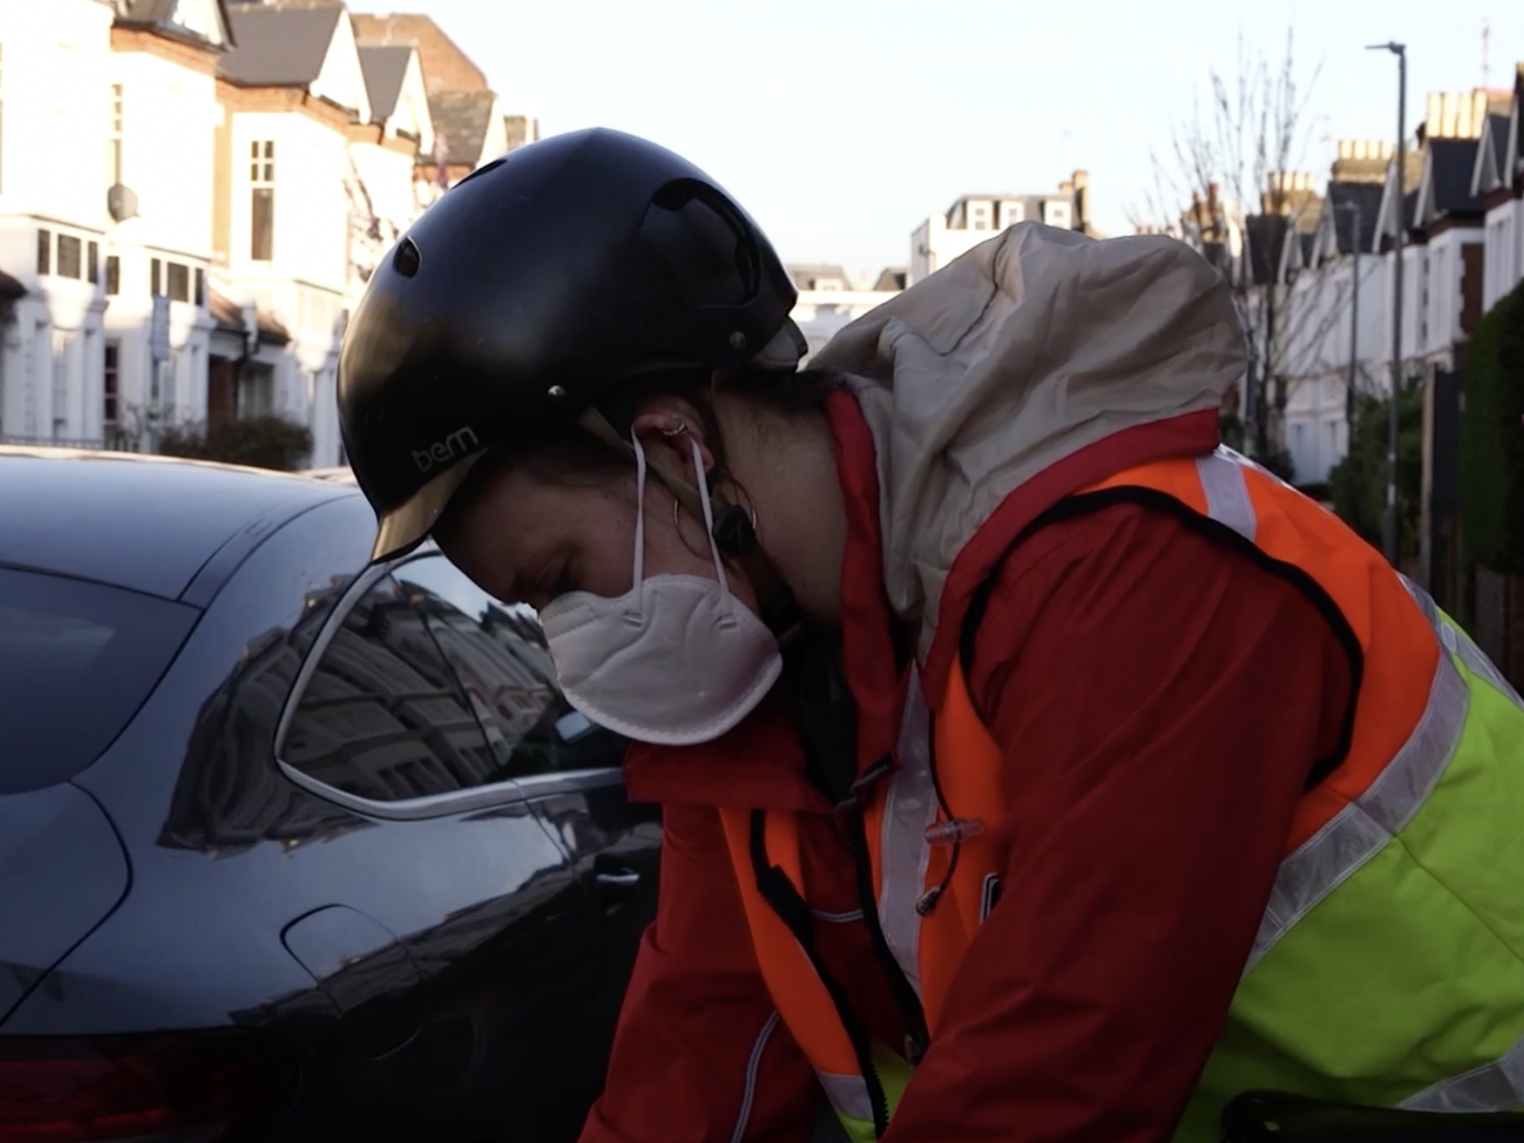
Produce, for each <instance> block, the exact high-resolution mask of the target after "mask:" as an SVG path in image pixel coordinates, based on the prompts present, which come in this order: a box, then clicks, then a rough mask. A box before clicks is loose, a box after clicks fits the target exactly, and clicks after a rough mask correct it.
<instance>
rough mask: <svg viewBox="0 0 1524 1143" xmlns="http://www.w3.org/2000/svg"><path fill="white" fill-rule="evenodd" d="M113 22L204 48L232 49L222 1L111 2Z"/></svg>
mask: <svg viewBox="0 0 1524 1143" xmlns="http://www.w3.org/2000/svg"><path fill="white" fill-rule="evenodd" d="M114 8H115V11H116V22H117V23H118V24H120V25H122V26H123V27H128V28H147V29H149V30H151V31H154V32H157V33H158V34H160V35H164V36H170V37H172V38H174V39H178V40H186V41H189V42H191V43H195V44H200V45H202V46H204V47H212V48H221V49H226V48H229V47H231V46H232V43H231V40H232V36H231V34H230V30H229V29H230V23H231V22H230V21H229V19H228V12H227V7H226V3H225V0H115V2H114Z"/></svg>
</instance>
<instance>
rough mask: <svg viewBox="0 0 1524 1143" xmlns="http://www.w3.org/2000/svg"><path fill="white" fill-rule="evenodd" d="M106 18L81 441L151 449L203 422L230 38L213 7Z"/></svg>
mask: <svg viewBox="0 0 1524 1143" xmlns="http://www.w3.org/2000/svg"><path fill="white" fill-rule="evenodd" d="M117 12H118V15H117V21H116V26H115V27H113V28H112V30H111V44H112V49H113V50H112V54H111V60H110V65H111V66H110V69H109V72H108V74H107V79H108V81H109V90H108V94H107V115H108V118H107V122H106V140H105V156H106V172H105V179H104V180H103V181H102V183H101V186H103V187H104V188H106V189H105V190H104V191H103V192H102V193H103V194H104V195H105V197H106V200H107V209H108V211H109V213H110V214H111V217H112V221H113V223H114V226H113V230H112V234H111V241H110V245H109V247H108V251H107V256H106V265H105V283H104V288H105V293H106V296H107V300H108V305H107V308H106V337H107V341H106V347H105V359H104V361H103V368H102V370H101V372H100V373H99V374H98V375H94V376H87V377H86V378H84V407H85V417H84V420H83V422H82V424H81V426H80V432H79V435H80V436H81V437H84V438H87V439H96V438H99V439H104V440H127V441H133V442H138V441H139V440H140V438H144V437H146V438H147V439H146V440H142V441H141V443H144V444H147V445H148V446H150V447H151V446H152V444H153V441H154V437H155V436H156V434H157V432H158V431H159V430H160V429H161V428H162V426H164V425H165V424H168V423H172V422H175V421H199V420H202V419H204V418H205V417H206V411H207V410H206V372H207V366H208V362H209V360H210V356H211V336H212V330H213V322H212V319H211V317H210V315H209V312H208V310H207V301H208V293H207V290H208V285H207V283H208V274H209V273H210V272H211V269H212V257H213V249H212V200H213V195H212V171H213V151H214V144H215V137H216V131H217V125H218V121H219V119H220V117H221V114H222V109H221V108H220V107H219V105H218V102H217V79H216V70H217V62H218V60H219V58H220V57H221V55H222V53H223V52H224V51H226V50H227V47H228V28H227V22H226V20H225V18H224V14H223V10H222V7H221V5H220V4H218V3H217V0H176V2H175V3H173V4H165V3H159V2H158V0H130V2H128V3H124V4H120V5H118V9H117ZM166 123H172V124H174V125H175V128H174V130H172V131H166V130H165V129H164V126H165V124H166Z"/></svg>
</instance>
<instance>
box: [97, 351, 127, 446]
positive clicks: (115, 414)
mask: <svg viewBox="0 0 1524 1143" xmlns="http://www.w3.org/2000/svg"><path fill="white" fill-rule="evenodd" d="M121 369H122V347H121V345H120V343H118V342H115V341H108V342H107V343H106V367H105V370H104V373H103V375H102V378H101V393H102V400H101V420H103V421H105V423H106V427H107V428H114V427H115V426H116V425H117V423H118V422H119V421H120V420H121V416H122V406H121V399H122V389H121V386H122V380H121V378H122V373H121Z"/></svg>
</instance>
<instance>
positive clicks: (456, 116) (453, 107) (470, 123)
mask: <svg viewBox="0 0 1524 1143" xmlns="http://www.w3.org/2000/svg"><path fill="white" fill-rule="evenodd" d="M429 117H430V118H431V119H433V121H434V133H435V137H436V138H437V139H438V140H439V142H440V143H441V144H442V150H443V152H444V156H445V160H446V161H447V162H449V163H452V164H464V165H466V166H471V167H475V166H477V165H478V164H479V163H481V162H482V160H483V159H484V158H488V157H490V158H496V157H497V155H496V154H495V153H494V154H493V155H491V156H488V155H487V150H488V147H489V145H490V144H491V143H492V142H493V139H494V136H499V137H500V136H501V135H502V134H503V124H502V115H501V113H500V112H499V111H498V102H497V96H496V95H494V94H493V93H492V92H490V91H444V92H438V93H436V94H434V95H431V96H429ZM494 121H495V122H494ZM494 127H495V128H496V130H495V131H494Z"/></svg>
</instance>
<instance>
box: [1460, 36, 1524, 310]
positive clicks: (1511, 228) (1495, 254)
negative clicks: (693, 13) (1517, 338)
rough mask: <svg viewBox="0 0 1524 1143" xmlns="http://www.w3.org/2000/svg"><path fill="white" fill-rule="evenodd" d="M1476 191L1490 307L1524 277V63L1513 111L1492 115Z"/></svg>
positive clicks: (1478, 161) (1484, 298)
mask: <svg viewBox="0 0 1524 1143" xmlns="http://www.w3.org/2000/svg"><path fill="white" fill-rule="evenodd" d="M1471 193H1472V194H1473V195H1475V196H1476V197H1477V198H1478V199H1480V200H1481V202H1482V205H1483V211H1484V214H1483V233H1484V237H1483V240H1482V241H1483V249H1484V251H1485V252H1484V254H1483V263H1484V267H1485V274H1484V282H1483V288H1482V308H1483V309H1484V310H1490V309H1491V308H1492V307H1493V306H1495V305H1497V304H1498V302H1500V301H1501V300H1502V299H1503V298H1504V297H1506V296H1507V295H1508V294H1509V293H1510V292H1511V291H1512V290H1513V289H1514V288H1515V287H1516V286H1517V285H1518V284H1519V282H1520V281H1524V64H1520V65H1519V69H1518V71H1517V73H1516V76H1515V79H1514V88H1513V99H1512V101H1511V103H1510V105H1509V107H1508V113H1507V114H1506V115H1492V116H1489V119H1488V132H1487V136H1486V138H1485V139H1484V140H1483V145H1482V146H1479V147H1478V148H1477V154H1476V166H1475V169H1474V171H1473V175H1472V184H1471Z"/></svg>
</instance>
